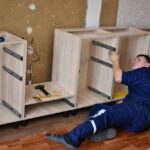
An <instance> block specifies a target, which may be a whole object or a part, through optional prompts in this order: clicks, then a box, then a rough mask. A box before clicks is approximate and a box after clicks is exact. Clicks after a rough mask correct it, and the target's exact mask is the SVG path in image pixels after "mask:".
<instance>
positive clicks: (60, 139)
mask: <svg viewBox="0 0 150 150" xmlns="http://www.w3.org/2000/svg"><path fill="white" fill-rule="evenodd" d="M46 135H47V137H48V139H49V140H52V141H55V142H57V143H60V144H63V145H65V146H66V147H67V148H69V149H70V150H76V149H77V147H76V146H74V144H73V142H72V140H71V139H70V138H69V136H68V135H67V134H49V133H47V134H46Z"/></svg>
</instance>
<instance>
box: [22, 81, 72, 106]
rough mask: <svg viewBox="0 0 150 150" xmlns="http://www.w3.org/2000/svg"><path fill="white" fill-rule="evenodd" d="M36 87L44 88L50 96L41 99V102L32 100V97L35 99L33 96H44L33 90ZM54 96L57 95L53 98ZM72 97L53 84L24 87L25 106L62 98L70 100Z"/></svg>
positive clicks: (46, 83)
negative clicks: (41, 86) (42, 86)
mask: <svg viewBox="0 0 150 150" xmlns="http://www.w3.org/2000/svg"><path fill="white" fill-rule="evenodd" d="M37 85H44V86H45V87H44V89H45V90H46V91H47V92H48V93H49V94H50V95H51V96H50V97H47V98H41V100H36V99H34V98H33V97H35V96H45V95H44V93H43V92H41V91H40V90H37V89H35V86H37ZM55 94H59V95H56V96H55ZM53 95H54V96H53ZM73 96H74V95H73V94H71V93H69V92H68V91H66V90H65V89H64V88H62V87H61V86H59V85H57V84H56V83H53V82H43V83H38V84H32V85H27V86H26V100H25V105H32V104H39V103H44V102H49V101H55V100H60V99H63V98H71V97H73ZM39 105H40V104H39Z"/></svg>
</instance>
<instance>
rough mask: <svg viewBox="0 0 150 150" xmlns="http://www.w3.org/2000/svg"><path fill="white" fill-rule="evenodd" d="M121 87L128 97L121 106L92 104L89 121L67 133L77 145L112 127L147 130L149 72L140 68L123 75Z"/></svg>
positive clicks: (149, 90) (149, 91) (149, 107)
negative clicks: (124, 87)
mask: <svg viewBox="0 0 150 150" xmlns="http://www.w3.org/2000/svg"><path fill="white" fill-rule="evenodd" d="M122 84H125V85H127V86H128V90H129V94H128V95H127V96H126V97H125V99H124V100H123V102H122V103H121V104H115V105H105V104H95V105H94V106H93V108H92V111H91V113H90V115H89V117H88V119H87V120H86V121H85V122H83V123H82V124H80V125H79V126H77V127H76V128H74V129H73V130H72V131H70V132H69V133H68V135H69V136H70V138H71V139H72V141H73V142H74V145H76V146H79V145H80V144H81V143H82V142H83V141H84V139H86V138H87V137H89V136H90V135H92V134H94V133H96V132H99V131H102V130H105V129H108V128H111V127H113V126H118V127H121V128H123V129H125V130H127V131H131V132H140V131H143V130H145V129H147V128H148V127H150V69H149V68H145V67H143V68H139V69H136V70H133V71H128V72H123V73H122Z"/></svg>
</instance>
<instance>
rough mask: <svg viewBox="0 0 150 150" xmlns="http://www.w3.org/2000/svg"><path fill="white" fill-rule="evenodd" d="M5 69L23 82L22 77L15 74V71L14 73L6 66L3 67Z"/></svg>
mask: <svg viewBox="0 0 150 150" xmlns="http://www.w3.org/2000/svg"><path fill="white" fill-rule="evenodd" d="M3 69H4V70H5V71H6V72H7V73H9V74H10V75H12V76H14V77H15V78H16V79H18V80H20V81H22V77H21V76H20V75H18V74H17V73H15V72H14V71H12V70H11V69H9V68H7V67H6V66H3Z"/></svg>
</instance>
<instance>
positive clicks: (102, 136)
mask: <svg viewBox="0 0 150 150" xmlns="http://www.w3.org/2000/svg"><path fill="white" fill-rule="evenodd" d="M116 136H117V131H116V129H114V128H110V129H106V130H104V131H100V132H97V133H95V134H93V135H92V136H90V137H89V139H90V140H91V141H92V142H101V141H105V140H110V139H112V138H114V137H116Z"/></svg>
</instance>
